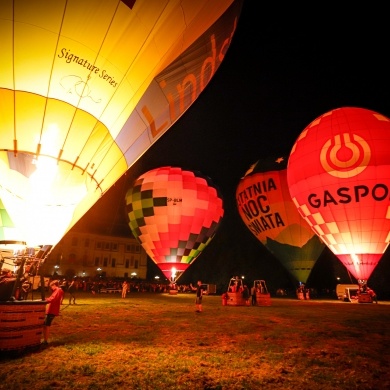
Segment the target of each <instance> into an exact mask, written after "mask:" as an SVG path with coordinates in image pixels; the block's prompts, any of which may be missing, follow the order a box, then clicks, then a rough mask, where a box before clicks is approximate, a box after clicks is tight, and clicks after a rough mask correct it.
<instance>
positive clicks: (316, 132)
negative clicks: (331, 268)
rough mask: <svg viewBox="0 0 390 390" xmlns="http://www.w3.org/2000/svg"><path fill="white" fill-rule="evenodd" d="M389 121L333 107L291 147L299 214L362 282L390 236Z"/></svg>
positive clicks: (369, 113)
mask: <svg viewBox="0 0 390 390" xmlns="http://www.w3.org/2000/svg"><path fill="white" fill-rule="evenodd" d="M389 150H390V121H389V119H388V118H386V117H385V116H383V115H381V114H379V113H377V112H374V111H371V110H367V109H363V108H356V107H343V108H339V109H335V110H332V111H329V112H327V113H325V114H323V115H321V116H320V117H318V118H317V119H315V120H314V121H313V122H312V123H311V124H310V125H308V126H307V127H306V128H305V129H304V131H303V132H302V133H301V135H300V136H299V137H298V139H297V141H296V142H295V145H294V147H293V148H292V151H291V154H290V157H289V163H288V169H287V180H288V184H289V188H290V193H291V197H292V198H293V200H294V203H295V204H296V206H297V208H298V210H299V212H300V214H301V215H302V216H303V217H304V218H305V220H306V221H307V222H308V223H309V224H310V226H311V227H312V229H313V230H314V231H315V232H316V234H317V235H318V236H319V237H320V238H321V240H322V241H323V242H324V243H325V244H326V245H327V246H328V247H329V248H330V249H331V251H332V252H333V253H334V254H335V255H336V256H337V257H338V258H339V259H340V261H341V262H342V263H343V264H344V265H345V267H346V268H347V270H348V271H349V272H350V273H351V274H352V275H353V276H354V277H355V278H356V279H357V280H358V281H362V283H364V282H366V281H367V279H368V278H369V277H370V275H371V273H372V272H373V270H374V269H375V267H376V265H377V264H378V262H379V260H380V259H381V257H382V255H383V253H384V252H385V250H386V248H387V246H388V243H389V239H390V218H389V206H390V192H389V189H390V154H389Z"/></svg>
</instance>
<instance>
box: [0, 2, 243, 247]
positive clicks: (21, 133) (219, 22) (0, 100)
mask: <svg viewBox="0 0 390 390" xmlns="http://www.w3.org/2000/svg"><path fill="white" fill-rule="evenodd" d="M241 6H242V1H241V0H239V1H234V0H219V1H218V2H213V1H209V0H198V1H193V0H180V1H179V0H165V1H164V0H163V1H161V0H159V1H154V0H122V1H120V0H83V1H80V0H56V1H50V0H2V1H1V3H0V36H1V40H0V53H1V62H0V118H1V119H0V177H1V182H0V199H1V200H2V202H3V204H4V206H5V209H6V210H7V212H8V213H9V215H10V217H11V219H12V221H13V222H14V224H15V225H16V226H17V228H18V229H19V230H20V231H21V236H22V237H20V238H21V239H23V240H25V241H26V242H27V244H28V245H29V246H35V245H38V244H51V245H55V244H56V243H57V242H58V241H59V240H60V239H61V238H62V236H63V235H64V234H65V233H66V232H67V231H68V230H69V229H70V228H71V227H72V226H73V225H74V224H75V223H76V222H77V221H78V220H79V219H80V218H81V217H82V216H83V215H84V214H85V212H86V211H87V210H88V209H90V208H91V207H92V205H93V204H94V203H95V202H96V201H97V200H98V199H99V198H100V197H101V195H102V194H103V193H105V192H106V191H107V190H108V189H109V188H110V187H111V186H112V185H113V184H114V183H115V182H116V181H117V180H118V178H119V177H120V176H122V175H123V174H124V173H125V172H126V171H127V170H128V169H129V167H131V166H132V165H133V164H134V162H135V161H137V160H138V159H139V158H140V156H141V155H143V154H144V153H145V151H146V150H147V149H148V148H149V147H150V146H151V145H152V144H153V143H154V142H155V141H156V140H157V139H158V138H159V137H160V136H161V135H162V134H164V132H165V131H167V130H168V129H169V127H170V126H171V125H172V124H173V123H175V121H176V120H177V119H178V118H179V117H180V116H181V115H182V114H183V113H184V112H185V111H186V110H187V109H188V108H189V107H190V106H191V104H192V103H193V102H194V101H195V100H196V99H197V97H198V96H199V94H200V93H201V92H202V90H203V89H204V88H205V87H206V85H207V84H208V82H209V81H210V79H211V78H212V77H213V75H214V73H215V72H216V70H217V69H218V67H219V65H220V63H221V61H223V58H224V56H225V54H226V50H227V49H228V47H229V44H230V42H231V40H232V37H233V35H234V32H235V29H236V25H237V21H238V17H239V14H240V11H241Z"/></svg>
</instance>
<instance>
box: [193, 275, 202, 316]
mask: <svg viewBox="0 0 390 390" xmlns="http://www.w3.org/2000/svg"><path fill="white" fill-rule="evenodd" d="M190 287H191V289H192V290H193V291H194V290H196V298H195V306H196V312H197V313H201V312H202V311H203V308H202V298H203V288H202V281H201V280H198V284H197V287H193V286H192V284H191V285H190Z"/></svg>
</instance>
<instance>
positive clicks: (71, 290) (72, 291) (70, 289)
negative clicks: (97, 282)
mask: <svg viewBox="0 0 390 390" xmlns="http://www.w3.org/2000/svg"><path fill="white" fill-rule="evenodd" d="M68 293H69V305H71V304H72V299H73V304H74V305H75V304H76V295H75V293H76V283H75V281H74V279H73V280H72V281H71V282H70V284H69V286H68Z"/></svg>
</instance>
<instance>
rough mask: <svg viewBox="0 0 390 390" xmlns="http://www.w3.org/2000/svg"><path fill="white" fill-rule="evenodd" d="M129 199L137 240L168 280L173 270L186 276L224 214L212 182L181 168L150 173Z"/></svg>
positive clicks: (127, 201) (143, 177) (133, 228)
mask: <svg viewBox="0 0 390 390" xmlns="http://www.w3.org/2000/svg"><path fill="white" fill-rule="evenodd" d="M125 198H126V211H127V216H128V221H129V227H130V229H131V231H132V233H133V235H134V237H135V238H136V239H137V240H138V241H139V242H140V243H141V245H142V247H143V248H144V249H145V251H146V253H147V254H148V255H149V257H150V258H151V259H152V260H153V261H154V262H155V263H156V264H157V266H158V267H159V268H160V269H161V271H162V272H163V273H164V275H165V276H166V277H167V278H168V279H171V276H172V269H173V268H174V269H175V270H176V271H177V272H178V273H179V274H181V273H183V272H184V271H185V270H186V269H187V268H188V266H189V265H190V264H191V263H192V262H193V261H194V260H195V259H196V258H197V257H198V256H199V255H200V254H201V253H202V251H203V249H204V248H205V247H206V246H207V245H208V244H209V243H210V241H211V240H212V238H213V237H214V235H215V233H216V231H217V228H218V227H219V225H220V223H221V220H222V217H223V215H224V209H223V200H222V197H221V195H220V193H219V190H218V189H217V188H216V187H215V185H214V184H213V183H212V181H211V179H210V178H208V177H206V176H203V175H202V174H200V173H199V172H193V171H187V170H183V169H181V168H178V167H161V168H157V169H153V170H151V171H149V172H146V173H145V174H143V175H142V176H140V177H139V178H138V179H137V180H136V181H135V183H134V185H133V186H132V188H130V189H129V190H128V191H127V193H126V197H125ZM179 276H180V275H179Z"/></svg>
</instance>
